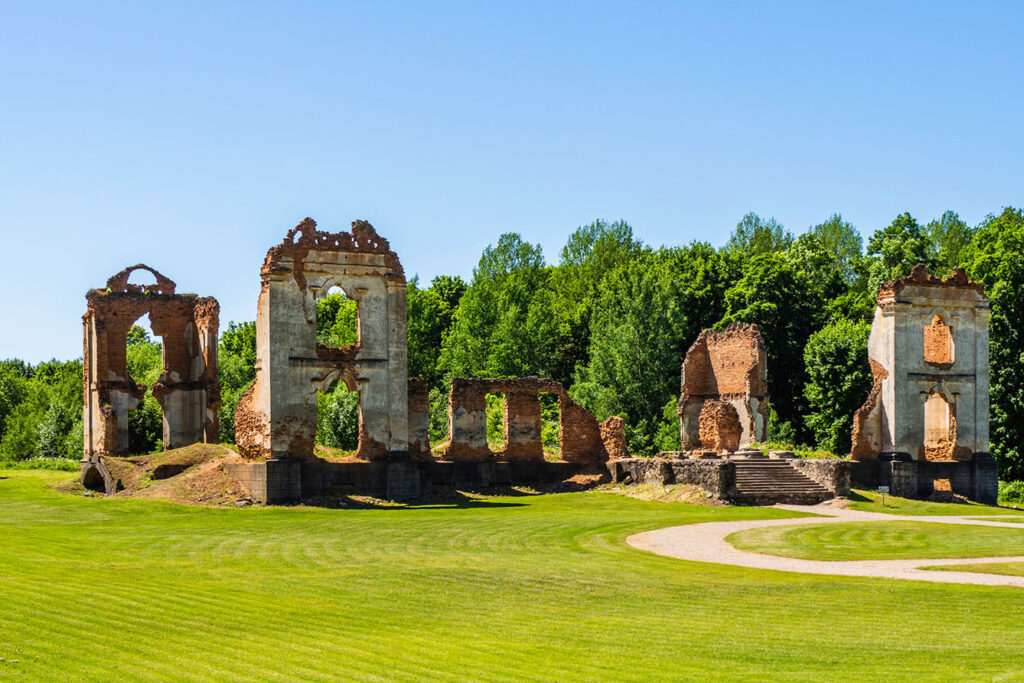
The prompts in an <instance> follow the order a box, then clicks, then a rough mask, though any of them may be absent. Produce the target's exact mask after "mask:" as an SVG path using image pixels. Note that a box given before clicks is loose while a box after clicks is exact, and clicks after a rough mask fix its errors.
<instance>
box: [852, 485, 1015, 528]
mask: <svg viewBox="0 0 1024 683" xmlns="http://www.w3.org/2000/svg"><path fill="white" fill-rule="evenodd" d="M850 499H851V501H852V502H851V503H850V505H849V508H850V509H851V510H864V511H866V512H885V513H888V514H890V515H911V516H917V515H1022V516H1021V520H1022V521H1024V511H1021V510H1018V509H1016V508H1009V507H992V506H988V505H979V504H976V503H970V504H964V503H931V502H929V501H926V500H912V499H910V498H898V497H896V496H889V495H887V496H886V497H885V505H884V506H883V505H882V494H880V493H877V492H875V491H860V490H857V491H853V492H852V494H851V496H850Z"/></svg>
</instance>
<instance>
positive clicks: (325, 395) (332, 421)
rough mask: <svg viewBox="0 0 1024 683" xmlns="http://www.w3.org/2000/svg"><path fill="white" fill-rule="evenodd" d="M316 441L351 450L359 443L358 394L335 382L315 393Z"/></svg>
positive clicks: (342, 383) (324, 444)
mask: <svg viewBox="0 0 1024 683" xmlns="http://www.w3.org/2000/svg"><path fill="white" fill-rule="evenodd" d="M316 398H317V430H316V442H317V443H318V444H320V445H322V446H329V447H331V448H341V449H343V450H347V451H352V450H355V449H356V447H357V446H358V445H359V394H358V393H357V392H355V391H349V390H348V388H347V387H346V386H345V383H344V382H337V383H336V384H335V386H334V388H333V389H332V390H331V391H321V392H319V393H318V394H317V397H316Z"/></svg>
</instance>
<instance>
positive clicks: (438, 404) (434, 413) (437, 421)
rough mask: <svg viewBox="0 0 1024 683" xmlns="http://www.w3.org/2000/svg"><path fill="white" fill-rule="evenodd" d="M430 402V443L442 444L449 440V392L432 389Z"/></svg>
mask: <svg viewBox="0 0 1024 683" xmlns="http://www.w3.org/2000/svg"><path fill="white" fill-rule="evenodd" d="M428 400H429V401H430V408H429V415H430V427H429V430H428V434H427V436H428V438H429V439H430V443H432V444H436V443H441V442H443V441H445V440H447V438H448V392H447V391H443V390H441V389H431V390H430V394H429V397H428Z"/></svg>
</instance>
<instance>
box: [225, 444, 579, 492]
mask: <svg viewBox="0 0 1024 683" xmlns="http://www.w3.org/2000/svg"><path fill="white" fill-rule="evenodd" d="M582 468H583V466H582V465H579V464H576V463H571V462H564V461H557V462H548V461H545V460H511V461H496V460H484V461H462V460H459V461H443V460H417V459H414V458H413V457H412V456H411V455H410V454H409V453H405V452H393V453H388V455H387V457H386V458H385V459H383V460H372V461H369V462H363V461H359V462H330V461H328V460H321V459H319V458H317V459H314V460H267V461H265V462H235V463H228V464H226V465H225V466H224V470H225V472H227V473H228V474H229V475H231V476H233V477H234V478H235V479H237V480H238V481H239V482H240V483H241V485H242V487H243V488H244V489H245V490H246V491H247V492H248V493H249V495H251V496H252V497H253V498H256V499H257V500H259V501H261V502H263V503H269V504H274V503H288V502H296V501H298V500H300V499H302V498H309V497H311V496H318V495H321V494H324V493H326V492H328V491H330V490H331V489H333V488H335V487H343V488H345V489H348V490H351V491H354V492H356V493H359V494H362V495H367V496H373V497H375V498H385V499H387V500H393V501H400V502H408V501H413V500H416V499H418V498H419V497H420V496H421V495H422V493H423V492H425V491H427V490H430V489H434V490H435V491H436V490H437V489H441V491H442V492H443V491H445V490H450V491H452V492H454V491H456V490H459V491H479V490H484V489H488V488H491V487H493V486H514V485H526V486H540V485H545V484H555V483H558V482H562V481H565V480H566V479H568V478H570V477H572V476H573V475H575V474H577V473H578V472H580V470H581V469H582Z"/></svg>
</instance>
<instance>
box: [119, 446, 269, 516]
mask: <svg viewBox="0 0 1024 683" xmlns="http://www.w3.org/2000/svg"><path fill="white" fill-rule="evenodd" d="M240 459H241V457H240V456H239V455H238V453H236V452H235V451H233V450H231V449H230V448H228V447H227V446H222V445H217V444H193V445H191V446H186V447H184V448H176V449H173V450H170V451H164V452H163V453H153V454H151V455H143V456H136V457H131V458H104V463H105V464H106V466H107V470H108V471H109V472H110V474H111V475H112V476H113V477H115V478H117V479H120V480H121V485H122V486H123V487H124V489H123V490H121V491H119V492H118V493H116V494H114V495H115V496H118V497H125V498H159V499H163V500H169V501H172V502H175V503H186V504H189V505H234V504H235V503H236V502H238V501H241V500H245V501H249V502H251V499H250V497H249V495H248V494H247V493H246V492H245V490H244V489H243V488H242V486H241V484H239V483H238V480H237V479H235V478H234V477H231V476H229V475H228V474H226V473H225V472H224V463H226V462H231V461H234V460H240Z"/></svg>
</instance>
